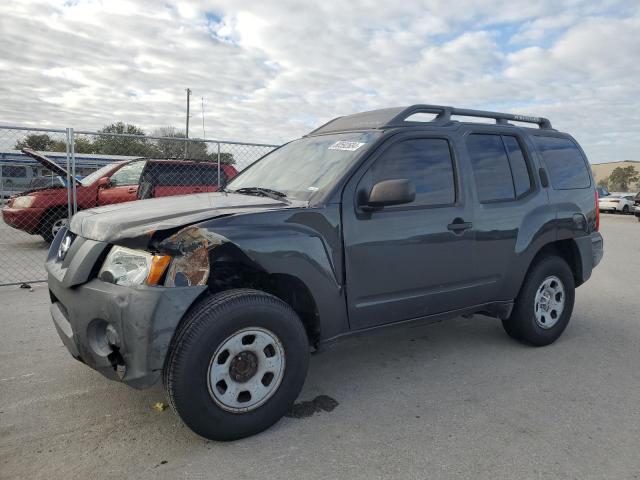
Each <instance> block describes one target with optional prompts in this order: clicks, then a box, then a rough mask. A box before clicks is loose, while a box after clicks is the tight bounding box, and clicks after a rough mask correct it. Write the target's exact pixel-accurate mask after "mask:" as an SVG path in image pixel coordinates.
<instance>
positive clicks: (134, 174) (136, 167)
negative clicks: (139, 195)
mask: <svg viewBox="0 0 640 480" xmlns="http://www.w3.org/2000/svg"><path fill="white" fill-rule="evenodd" d="M144 164H145V162H144V161H142V162H132V163H129V164H127V165H125V166H124V167H122V168H120V169H118V171H117V172H116V173H114V174H113V175H111V183H112V185H115V186H121V185H137V184H138V182H139V181H140V174H141V173H142V169H143V168H144Z"/></svg>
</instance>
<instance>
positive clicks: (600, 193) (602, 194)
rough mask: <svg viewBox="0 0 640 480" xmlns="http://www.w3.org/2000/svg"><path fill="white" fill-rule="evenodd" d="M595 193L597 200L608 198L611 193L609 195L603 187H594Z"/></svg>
mask: <svg viewBox="0 0 640 480" xmlns="http://www.w3.org/2000/svg"><path fill="white" fill-rule="evenodd" d="M596 191H597V192H598V197H599V198H602V197H608V196H609V195H611V193H609V190H607V189H606V188H605V187H596Z"/></svg>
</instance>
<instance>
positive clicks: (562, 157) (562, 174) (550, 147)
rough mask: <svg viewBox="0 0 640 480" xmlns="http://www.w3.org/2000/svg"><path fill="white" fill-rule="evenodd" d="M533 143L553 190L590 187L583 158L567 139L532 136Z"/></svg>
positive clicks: (574, 145) (589, 178) (587, 171)
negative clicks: (541, 159) (545, 168)
mask: <svg viewBox="0 0 640 480" xmlns="http://www.w3.org/2000/svg"><path fill="white" fill-rule="evenodd" d="M533 141H534V143H535V145H536V147H537V148H538V151H539V152H540V154H541V155H542V158H543V159H544V163H545V165H546V166H547V170H548V171H549V178H550V179H551V185H552V186H553V188H554V189H555V190H573V189H577V188H588V187H590V186H591V177H590V176H589V170H588V167H587V162H586V161H585V158H584V157H583V156H582V154H581V153H580V150H578V147H577V146H576V144H575V143H573V142H572V141H571V140H569V139H568V138H557V137H540V136H534V137H533Z"/></svg>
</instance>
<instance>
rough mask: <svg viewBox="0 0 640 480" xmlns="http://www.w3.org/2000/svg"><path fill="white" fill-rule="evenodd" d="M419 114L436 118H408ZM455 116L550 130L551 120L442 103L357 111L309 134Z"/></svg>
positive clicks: (412, 123) (447, 119)
mask: <svg viewBox="0 0 640 480" xmlns="http://www.w3.org/2000/svg"><path fill="white" fill-rule="evenodd" d="M417 113H432V114H435V115H436V117H435V118H434V119H433V120H431V121H430V122H420V121H411V120H407V118H409V117H411V116H412V115H415V114H417ZM452 115H459V116H463V117H478V118H493V119H495V121H496V124H498V125H509V120H512V121H515V122H525V123H535V124H537V125H538V126H539V127H540V128H545V129H550V128H552V127H551V122H550V121H549V120H548V119H547V118H544V117H530V116H526V115H514V114H513V113H501V112H489V111H485V110H472V109H468V108H455V107H445V106H442V105H412V106H410V107H396V108H384V109H381V110H371V111H369V112H362V113H356V114H354V115H347V116H344V117H337V118H334V119H333V120H331V121H329V122H327V123H325V124H324V125H322V126H321V127H319V128H316V129H315V130H313V131H312V132H310V133H309V134H308V135H319V134H323V133H330V132H340V131H345V130H369V129H382V128H393V127H407V126H415V125H423V124H425V123H429V124H432V125H446V124H450V123H451V122H453V121H455V120H452V119H451V116H452Z"/></svg>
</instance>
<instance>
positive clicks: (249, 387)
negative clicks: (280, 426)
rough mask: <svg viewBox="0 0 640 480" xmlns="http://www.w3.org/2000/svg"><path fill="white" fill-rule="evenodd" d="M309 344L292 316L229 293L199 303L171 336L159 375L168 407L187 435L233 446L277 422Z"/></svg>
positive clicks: (267, 302) (300, 380) (256, 294)
mask: <svg viewBox="0 0 640 480" xmlns="http://www.w3.org/2000/svg"><path fill="white" fill-rule="evenodd" d="M308 363H309V343H308V340H307V336H306V332H305V330H304V327H303V325H302V322H301V321H300V319H299V318H298V315H297V314H296V313H295V312H294V311H293V309H292V308H291V307H290V306H289V305H287V304H286V303H284V302H283V301H281V300H280V299H278V298H277V297H274V296H273V295H269V294H267V293H264V292H260V291H257V290H249V289H237V290H229V291H226V292H222V293H219V294H216V295H212V296H208V297H205V298H204V299H203V300H202V301H201V302H200V303H199V304H198V305H196V306H195V307H194V308H192V310H191V311H190V312H189V313H188V314H187V315H186V317H185V318H184V320H183V322H182V324H181V326H180V328H179V330H178V331H177V332H176V336H175V339H174V341H173V343H172V347H171V351H170V353H169V357H168V359H167V363H166V366H165V371H164V384H165V389H166V391H167V394H168V396H169V400H170V402H171V405H172V406H173V408H174V409H175V411H176V412H177V413H178V415H179V416H180V417H181V418H182V420H183V421H184V422H185V423H186V424H187V426H189V428H191V429H192V430H193V431H194V432H196V433H197V434H199V435H202V436H203V437H206V438H210V439H212V440H235V439H238V438H243V437H247V436H249V435H253V434H256V433H258V432H261V431H262V430H264V429H266V428H268V427H270V426H271V425H273V424H274V423H275V422H277V421H278V420H279V419H280V418H281V417H282V416H283V415H284V414H285V413H286V412H287V410H288V409H289V408H290V407H291V405H292V404H293V402H294V401H295V399H296V398H297V396H298V394H299V393H300V390H301V389H302V385H303V384H304V380H305V377H306V373H307V366H308Z"/></svg>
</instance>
